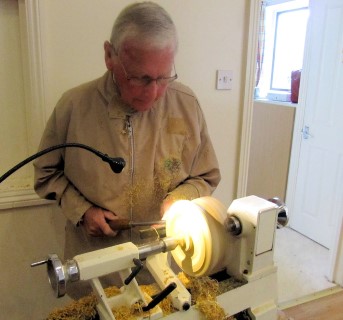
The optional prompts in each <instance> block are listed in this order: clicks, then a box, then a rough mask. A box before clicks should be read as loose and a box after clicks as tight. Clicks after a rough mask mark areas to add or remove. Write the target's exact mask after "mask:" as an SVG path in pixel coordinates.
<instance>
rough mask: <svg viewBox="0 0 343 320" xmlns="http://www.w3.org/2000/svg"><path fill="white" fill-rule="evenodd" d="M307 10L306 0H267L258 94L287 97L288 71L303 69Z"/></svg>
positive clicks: (277, 97)
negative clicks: (282, 0)
mask: <svg viewBox="0 0 343 320" xmlns="http://www.w3.org/2000/svg"><path fill="white" fill-rule="evenodd" d="M276 2H277V3H276ZM308 14H309V10H308V1H305V0H296V1H287V2H283V3H280V1H275V0H274V1H267V2H266V6H265V11H264V21H263V22H264V46H263V48H262V50H263V54H261V53H260V55H262V56H263V61H262V63H261V62H260V67H261V70H260V79H257V94H256V97H257V98H267V99H269V100H279V101H290V91H291V73H292V71H294V70H301V69H302V64H303V55H304V44H305V37H306V28H307V20H308Z"/></svg>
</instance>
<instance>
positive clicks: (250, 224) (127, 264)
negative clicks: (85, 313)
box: [33, 196, 284, 320]
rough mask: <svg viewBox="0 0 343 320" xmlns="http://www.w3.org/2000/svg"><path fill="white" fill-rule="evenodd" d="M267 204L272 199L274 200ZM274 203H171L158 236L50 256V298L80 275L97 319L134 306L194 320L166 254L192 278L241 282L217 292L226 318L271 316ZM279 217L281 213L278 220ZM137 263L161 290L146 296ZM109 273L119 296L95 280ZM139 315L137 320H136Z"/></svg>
mask: <svg viewBox="0 0 343 320" xmlns="http://www.w3.org/2000/svg"><path fill="white" fill-rule="evenodd" d="M274 202H275V201H274ZM279 214H280V206H279V205H278V204H276V203H273V201H268V200H265V199H262V198H259V197H256V196H249V197H245V198H240V199H236V200H234V201H233V202H232V204H231V205H230V207H229V208H228V209H226V208H225V207H224V205H223V204H222V203H220V202H219V201H218V200H216V199H215V198H212V197H203V198H198V199H195V200H192V201H188V200H180V201H178V202H175V203H174V204H173V205H172V206H171V207H170V209H169V210H168V211H167V212H166V214H165V217H164V219H165V220H166V224H165V228H166V237H165V238H161V239H158V240H156V241H153V242H151V243H148V244H146V245H144V246H136V245H135V244H133V243H131V242H127V243H123V244H120V245H116V246H113V247H110V248H106V249H102V250H97V251H93V252H89V253H85V254H82V255H78V256H75V257H74V258H73V259H72V260H70V261H67V262H66V263H65V264H64V265H63V264H62V262H61V261H60V259H59V258H58V257H57V256H56V255H53V254H51V255H49V256H48V258H47V259H46V260H44V261H41V262H38V263H35V264H33V265H40V264H43V263H47V266H48V274H49V279H50V283H51V285H52V287H53V289H54V290H55V292H56V295H57V296H58V297H59V296H63V295H64V294H65V293H66V290H67V285H68V282H73V281H79V280H88V281H90V283H91V285H92V287H93V289H94V293H95V295H96V297H97V301H98V304H97V311H98V314H99V317H100V319H101V320H114V319H115V316H114V314H113V312H112V309H113V308H116V307H121V306H132V305H133V304H135V303H137V302H138V303H140V304H141V305H142V306H143V310H144V311H147V310H149V311H150V312H149V319H168V320H173V319H175V320H176V319H178V320H179V319H180V318H182V319H189V320H191V319H201V316H200V313H199V310H198V309H197V308H195V307H193V306H192V305H191V304H192V299H191V298H192V297H191V292H189V291H188V290H187V289H186V288H185V287H184V285H183V284H182V283H181V281H180V280H179V279H178V277H177V276H176V275H175V274H174V272H173V270H172V268H171V267H170V259H169V258H168V255H169V253H168V252H170V253H171V256H172V257H173V259H174V260H175V262H176V264H177V265H178V266H179V267H180V268H181V269H182V270H183V272H184V273H185V274H187V275H189V276H193V277H203V276H211V275H214V274H218V273H225V274H227V275H228V276H229V277H232V278H235V279H237V280H239V281H241V282H242V283H244V284H242V285H240V286H239V287H237V288H235V289H231V290H229V291H227V292H224V293H222V294H220V295H218V296H217V303H218V304H219V305H220V306H221V308H222V309H224V311H225V313H226V315H227V316H230V315H236V314H239V313H241V312H243V311H244V313H245V315H246V318H245V319H248V318H250V319H257V320H276V319H277V317H278V316H277V267H276V266H275V264H274V260H273V256H274V241H275V232H276V228H277V225H278V217H279ZM281 216H282V218H283V219H284V211H283V212H282V214H281V215H280V217H281ZM142 260H146V266H147V268H148V270H149V272H150V273H151V275H152V276H153V278H154V279H155V281H156V283H157V284H158V285H159V287H160V289H161V293H160V294H159V295H157V296H156V297H154V298H153V300H152V301H147V299H146V296H145V295H144V294H143V292H142V291H141V289H140V286H139V284H138V282H137V281H136V278H135V276H136V275H137V274H138V273H139V271H140V270H141V268H142V267H143V264H142ZM113 272H117V273H118V274H119V275H120V278H121V280H122V282H123V285H122V287H121V288H120V293H119V294H118V295H115V296H113V297H111V298H108V297H107V296H106V294H105V292H104V288H103V287H102V285H101V283H100V281H99V277H101V276H103V275H106V274H110V273H113ZM166 296H169V297H170V298H171V300H172V304H173V307H174V308H175V309H176V311H175V312H174V313H172V314H169V315H164V314H163V312H162V310H161V309H160V308H159V306H158V303H159V302H160V301H161V300H162V299H163V298H165V297H166ZM143 318H144V317H142V318H140V319H143Z"/></svg>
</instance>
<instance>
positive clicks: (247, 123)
mask: <svg viewBox="0 0 343 320" xmlns="http://www.w3.org/2000/svg"><path fill="white" fill-rule="evenodd" d="M259 6H260V1H259V2H252V3H251V4H250V13H251V17H250V28H249V45H248V50H249V52H248V63H247V75H246V92H245V103H244V115H243V131H242V148H241V159H240V172H239V184H238V196H245V195H246V192H247V183H248V174H249V165H248V164H249V157H250V150H251V132H252V121H253V102H254V100H253V98H252V97H253V94H254V83H255V69H254V66H256V61H255V57H256V52H257V30H258V26H259V23H258V21H259ZM302 90H305V88H304V87H303V88H302ZM298 108H299V106H298ZM299 113H300V112H299V110H297V117H298V115H299ZM298 122H299V120H297V121H296V123H295V124H296V125H295V127H294V132H298V131H299V132H300V131H301V127H299V125H298V124H297V123H298ZM294 152H295V151H294V142H293V146H292V157H293V155H294ZM296 168H297V166H296V165H295V164H294V163H291V168H290V174H289V177H288V188H287V197H286V203H287V205H288V206H289V208H290V212H292V206H293V201H294V199H293V198H292V197H294V190H295V189H294V181H296V179H297V172H296V170H294V169H296ZM292 187H293V190H292ZM291 214H292V213H291ZM342 232H343V231H342V228H341V224H340V223H336V230H334V232H333V233H334V234H335V241H334V244H333V246H332V250H330V251H329V254H328V257H326V258H324V260H325V261H327V265H326V266H325V269H326V271H325V273H326V274H325V275H323V277H325V276H328V279H329V280H330V281H333V282H335V283H337V284H340V285H342V283H343V275H342V274H341V273H340V271H339V270H342V269H343V257H342V255H343V254H342V243H343V236H342ZM318 246H319V245H318ZM287 259H289V260H291V259H292V257H291V256H289V257H288V258H287ZM313 259H314V261H317V260H316V259H321V258H316V257H315V256H314V257H313ZM314 263H315V262H314Z"/></svg>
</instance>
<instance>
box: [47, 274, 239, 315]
mask: <svg viewBox="0 0 343 320" xmlns="http://www.w3.org/2000/svg"><path fill="white" fill-rule="evenodd" d="M178 278H179V279H180V281H181V282H182V283H183V285H184V286H185V287H186V288H187V289H188V290H190V292H191V295H192V305H194V306H195V307H196V308H197V309H198V310H199V311H200V312H201V313H202V314H203V315H204V317H205V319H206V320H209V319H211V320H224V319H225V320H234V319H235V318H234V317H228V316H227V315H226V314H225V311H224V310H223V308H221V306H220V305H219V304H218V303H217V301H216V297H217V295H218V294H220V293H221V290H220V288H219V283H218V281H216V280H213V279H211V278H209V277H200V278H196V277H190V276H187V275H185V274H184V273H183V272H181V273H179V274H178ZM140 288H141V290H142V292H143V293H144V295H145V298H146V300H147V301H148V302H149V301H150V300H151V296H154V295H156V294H157V293H159V292H160V288H159V287H158V286H157V284H151V285H144V286H143V285H142V286H140ZM120 292H121V291H120V289H119V288H117V287H109V288H106V289H105V293H106V296H107V297H112V296H115V295H117V294H119V293H120ZM96 304H97V300H96V297H95V295H94V294H91V295H89V296H87V297H84V298H82V299H80V300H77V301H73V302H72V303H70V304H69V305H67V306H66V307H64V308H58V309H55V310H53V311H52V312H51V313H50V314H49V316H48V318H47V320H91V319H94V318H95V316H96V315H97V311H96ZM158 306H159V307H160V308H161V309H162V312H163V315H164V316H166V315H168V314H171V313H173V312H175V311H177V310H175V308H174V307H173V305H172V302H171V299H170V298H169V297H167V298H165V299H164V300H162V301H161V302H160V303H159V304H158ZM155 308H157V307H155ZM153 310H154V309H152V310H151V311H153ZM112 312H113V314H114V316H115V318H116V320H135V319H137V317H142V316H148V315H149V313H147V312H143V310H142V304H141V303H136V304H134V305H132V306H131V307H128V306H122V307H117V308H113V309H112Z"/></svg>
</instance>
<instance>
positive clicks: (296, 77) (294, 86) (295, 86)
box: [291, 70, 301, 103]
mask: <svg viewBox="0 0 343 320" xmlns="http://www.w3.org/2000/svg"><path fill="white" fill-rule="evenodd" d="M300 78H301V70H295V71H292V76H291V79H292V80H291V101H292V102H293V103H298V98H299V86H300Z"/></svg>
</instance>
